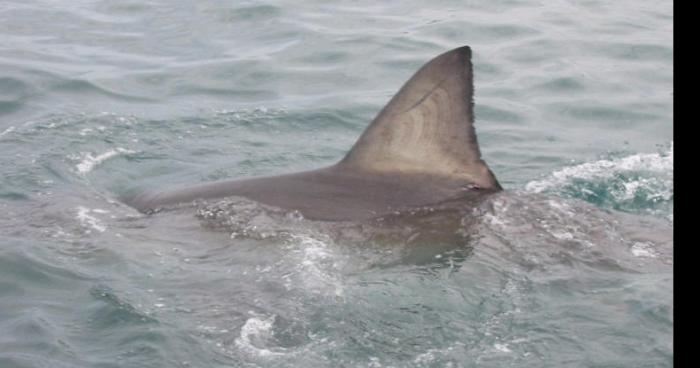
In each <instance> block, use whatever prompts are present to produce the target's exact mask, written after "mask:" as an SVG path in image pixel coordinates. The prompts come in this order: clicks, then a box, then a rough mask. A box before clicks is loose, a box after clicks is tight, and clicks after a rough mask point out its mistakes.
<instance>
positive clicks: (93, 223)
mask: <svg viewBox="0 0 700 368" xmlns="http://www.w3.org/2000/svg"><path fill="white" fill-rule="evenodd" d="M90 212H95V213H106V212H107V211H105V210H100V209H95V210H91V209H89V208H85V207H83V206H78V215H77V219H78V221H79V222H80V224H81V225H83V226H84V227H87V228H89V229H92V230H97V231H99V232H101V233H103V232H105V231H106V230H107V227H106V226H105V225H104V224H102V221H100V219H98V218H97V217H94V216H91V215H90ZM92 230H88V233H89V232H91V231H92Z"/></svg>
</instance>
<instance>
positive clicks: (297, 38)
mask: <svg viewBox="0 0 700 368" xmlns="http://www.w3.org/2000/svg"><path fill="white" fill-rule="evenodd" d="M672 8H673V3H672V2H669V1H666V2H651V1H646V2H636V1H635V2H632V1H617V2H612V3H610V2H603V1H548V2H538V1H532V0H528V1H483V2H480V1H463V2H456V1H455V2H452V1H446V2H431V3H425V2H385V3H382V4H377V3H374V2H347V3H345V2H342V3H341V2H338V3H334V4H329V3H327V2H312V1H307V2H276V3H265V2H257V1H253V2H240V3H231V2H224V1H200V2H195V3H190V2H166V1H160V2H159V1H153V2H143V1H141V2H129V1H122V2H110V1H73V2H56V1H22V2H19V1H5V2H3V3H1V4H0V37H1V39H2V42H0V152H2V155H0V173H1V174H2V176H1V178H2V179H1V180H0V209H1V210H2V212H0V213H2V215H0V331H1V332H2V333H0V367H76V366H80V367H83V366H84V367H228V366H234V367H239V366H240V367H258V366H263V367H268V366H273V367H288V366H295V367H296V366H301V367H339V366H345V367H356V366H364V367H406V366H410V367H476V366H479V367H504V366H512V367H544V366H547V367H562V366H572V367H594V366H596V367H599V366H606V367H630V366H634V367H645V366H649V367H651V366H653V367H659V366H671V365H672V363H673V337H672V333H673V305H672V301H673V273H672V271H673V237H672V234H671V231H672V228H673V140H672V133H673V109H672V104H673V95H672V94H673V83H672V78H673V66H672V62H673V47H672V41H673V39H672V31H673V17H672ZM465 44H466V45H470V46H471V47H472V50H473V52H474V67H475V79H476V81H475V86H476V96H475V100H476V101H475V102H476V117H477V133H478V134H479V142H480V144H481V151H482V153H483V155H484V159H485V160H486V161H487V162H488V163H489V165H490V166H491V168H492V169H493V171H494V172H495V174H496V176H497V177H498V178H499V180H500V182H501V184H503V186H504V187H505V188H506V192H504V193H501V194H498V195H496V196H493V197H491V198H489V199H488V200H487V201H485V202H484V203H482V204H481V205H479V206H478V207H476V208H473V209H465V211H464V212H463V213H460V214H454V213H431V212H429V211H428V212H419V213H414V214H403V215H400V216H397V217H395V218H393V217H392V218H387V219H384V220H383V221H377V222H371V223H363V224H348V223H336V224H328V223H316V222H312V221H308V220H304V219H303V218H300V217H299V216H298V215H297V214H295V213H286V212H284V211H280V210H277V209H274V208H267V207H262V206H260V205H257V204H255V203H252V202H247V201H243V200H234V199H231V200H228V201H222V202H217V203H209V204H199V205H198V206H196V207H195V208H182V209H179V210H176V211H172V212H168V213H160V214H156V215H153V216H144V215H141V214H139V213H137V212H135V211H134V210H132V209H131V208H129V207H126V206H125V205H123V204H121V203H120V202H119V201H118V198H119V196H120V195H122V194H124V193H127V192H129V191H132V190H135V189H138V188H154V187H159V186H163V187H165V186H173V185H178V184H187V183H197V182H203V181H211V180H218V179H224V178H237V177H245V176H253V175H263V174H277V173H283V172H292V171H297V170H302V169H310V168H316V167H320V166H323V165H326V164H330V163H333V162H335V161H337V160H338V159H340V158H341V157H342V156H343V155H344V154H345V152H346V151H347V150H348V149H349V147H350V146H351V145H352V144H353V143H354V142H355V140H356V139H357V137H358V136H359V134H360V133H361V132H362V130H363V129H364V128H365V127H366V125H367V124H368V122H369V121H370V120H371V119H372V118H373V116H374V115H375V114H376V113H377V112H378V111H379V109H381V107H382V106H383V105H384V104H385V103H386V102H387V101H388V99H389V98H390V97H391V95H393V93H395V92H396V91H397V90H398V88H399V87H400V86H401V84H402V83H403V82H404V81H405V80H406V79H408V78H409V77H410V76H411V75H412V73H413V72H414V71H415V70H416V69H417V68H418V67H420V66H421V65H422V64H423V63H424V62H426V61H427V60H429V59H430V58H432V57H434V56H436V55H438V54H440V53H442V52H444V51H447V50H449V49H451V48H454V47H457V46H461V45H465Z"/></svg>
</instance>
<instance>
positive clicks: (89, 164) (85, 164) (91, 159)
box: [75, 147, 136, 175]
mask: <svg viewBox="0 0 700 368" xmlns="http://www.w3.org/2000/svg"><path fill="white" fill-rule="evenodd" d="M133 153H136V152H135V151H132V150H129V149H126V148H121V147H117V148H115V149H112V150H109V151H107V152H105V153H103V154H100V155H97V156H93V155H92V154H91V153H83V159H82V161H80V163H78V164H77V165H76V166H75V167H76V169H78V172H79V173H80V174H82V175H85V174H87V173H89V172H91V171H92V170H93V169H94V168H95V167H96V166H97V165H99V164H101V163H103V162H105V161H107V160H109V159H110V158H112V157H115V156H118V155H121V154H133Z"/></svg>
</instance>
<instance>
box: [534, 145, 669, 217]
mask: <svg viewBox="0 0 700 368" xmlns="http://www.w3.org/2000/svg"><path fill="white" fill-rule="evenodd" d="M525 190H526V191H528V192H531V193H554V194H558V195H562V196H566V197H570V198H579V199H583V200H585V201H587V202H590V203H593V204H596V205H599V206H602V207H608V208H613V209H616V210H621V211H626V212H632V213H647V214H652V215H660V216H664V217H666V218H667V219H668V220H669V221H673V214H672V212H673V142H671V144H670V147H669V149H668V151H666V152H661V153H651V154H635V155H631V156H626V157H622V158H613V159H604V160H598V161H595V162H587V163H583V164H580V165H576V166H570V167H565V168H563V169H560V170H557V171H555V172H553V173H551V174H550V175H549V176H547V177H546V178H544V179H542V180H535V181H531V182H529V183H528V184H527V185H526V186H525Z"/></svg>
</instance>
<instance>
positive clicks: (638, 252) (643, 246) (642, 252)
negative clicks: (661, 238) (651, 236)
mask: <svg viewBox="0 0 700 368" xmlns="http://www.w3.org/2000/svg"><path fill="white" fill-rule="evenodd" d="M630 251H631V252H632V254H633V255H634V256H635V257H644V258H656V256H657V253H656V251H655V250H654V245H653V244H651V243H648V242H644V243H642V242H636V243H634V244H633V245H632V248H630Z"/></svg>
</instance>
